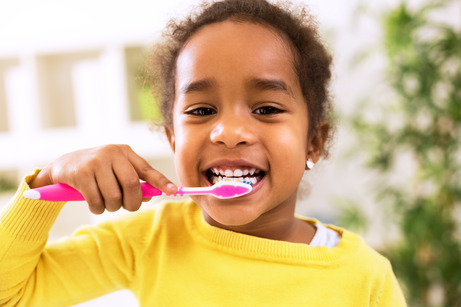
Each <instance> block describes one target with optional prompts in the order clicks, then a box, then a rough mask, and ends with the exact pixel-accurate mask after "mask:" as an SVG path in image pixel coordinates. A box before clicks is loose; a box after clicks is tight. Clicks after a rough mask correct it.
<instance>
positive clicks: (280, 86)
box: [250, 78, 294, 97]
mask: <svg viewBox="0 0 461 307" xmlns="http://www.w3.org/2000/svg"><path fill="white" fill-rule="evenodd" d="M250 83H251V84H252V86H253V87H254V88H256V89H259V90H262V91H280V92H285V93H286V94H288V95H290V96H292V97H293V95H294V94H293V91H292V90H291V88H290V87H289V86H288V85H287V84H286V82H285V81H283V80H279V79H260V78H254V79H252V80H251V82H250Z"/></svg>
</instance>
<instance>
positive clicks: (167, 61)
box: [147, 0, 332, 154]
mask: <svg viewBox="0 0 461 307" xmlns="http://www.w3.org/2000/svg"><path fill="white" fill-rule="evenodd" d="M225 20H233V21H238V22H245V21H246V22H252V23H259V24H262V25H264V26H269V27H272V28H273V29H275V30H276V31H277V32H278V33H280V34H281V36H282V38H284V40H285V41H288V42H289V43H290V44H291V46H290V47H291V50H292V52H293V59H294V63H293V64H294V68H295V71H296V73H297V75H298V77H299V82H300V85H301V89H302V92H303V96H304V99H305V101H306V103H307V106H308V110H309V112H308V113H309V133H310V135H316V134H317V133H326V132H325V131H319V130H318V127H319V124H320V123H321V122H322V121H324V120H327V121H328V122H330V123H331V111H332V106H331V100H330V95H329V80H330V77H331V71H330V66H331V62H332V58H331V56H330V54H329V53H328V51H327V50H326V48H325V46H324V45H323V43H322V40H321V39H320V36H319V34H318V31H317V23H316V21H315V20H314V19H313V17H312V16H311V15H309V14H308V13H307V10H306V9H305V8H303V7H298V6H294V5H293V4H290V3H287V1H283V2H280V3H279V4H278V5H275V4H272V3H269V2H267V1H266V0H222V1H217V2H212V3H208V2H202V3H201V5H200V6H199V10H198V11H197V12H196V13H195V14H192V15H190V16H189V17H188V18H185V19H184V20H181V21H176V20H171V21H170V22H169V24H168V25H167V28H166V30H165V32H164V33H163V40H161V41H160V42H159V43H157V44H155V45H154V46H153V49H152V54H151V56H150V60H149V61H148V68H147V70H148V71H147V73H148V76H149V82H150V83H151V85H152V88H153V92H154V95H155V96H156V99H157V100H156V101H157V103H158V104H159V109H160V112H161V114H162V117H163V119H162V120H163V122H162V123H161V125H164V126H166V127H169V128H172V110H173V103H174V99H175V77H176V61H177V58H178V55H179V53H180V52H181V50H182V48H183V46H184V45H185V43H186V42H187V41H188V40H189V39H190V38H191V36H192V35H194V33H196V32H197V30H199V29H200V28H202V27H203V26H206V25H208V24H212V23H217V22H221V21H225ZM330 136H331V127H330ZM323 137H324V138H326V135H323ZM324 153H325V152H324ZM325 154H326V153H325Z"/></svg>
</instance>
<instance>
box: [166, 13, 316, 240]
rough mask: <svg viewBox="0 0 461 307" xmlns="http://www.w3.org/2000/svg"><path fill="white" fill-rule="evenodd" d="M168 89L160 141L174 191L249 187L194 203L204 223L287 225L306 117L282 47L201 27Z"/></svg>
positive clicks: (218, 27)
mask: <svg viewBox="0 0 461 307" xmlns="http://www.w3.org/2000/svg"><path fill="white" fill-rule="evenodd" d="M175 87H176V97H175V102H174V109H173V130H168V129H167V135H168V137H169V140H170V144H171V146H172V148H173V151H174V153H175V157H174V159H175V164H176V168H177V173H178V176H179V179H180V181H181V184H183V185H184V186H209V185H211V184H212V183H214V182H215V181H216V180H220V177H226V176H227V177H232V178H234V177H242V178H243V179H245V178H247V179H249V180H251V181H253V182H254V185H253V191H252V192H251V194H248V195H246V196H244V197H240V198H235V199H228V200H221V199H217V198H214V197H213V196H194V197H193V199H194V200H195V201H196V203H197V204H199V205H200V207H201V208H202V211H203V213H204V216H205V219H206V220H207V221H208V222H209V223H210V224H212V225H217V226H220V227H224V228H228V229H234V230H240V231H243V232H245V231H244V230H245V229H248V230H249V229H250V228H261V227H265V225H266V224H270V223H278V222H281V221H283V220H286V219H292V218H293V213H294V207H295V203H296V190H297V186H298V184H299V182H300V180H301V179H302V176H303V172H304V165H305V161H306V157H307V153H308V151H309V146H308V141H307V140H308V114H307V112H308V110H307V105H306V103H305V101H304V99H303V96H302V92H301V88H300V85H299V81H298V77H297V74H296V73H295V71H294V67H293V56H292V53H291V51H290V49H289V47H288V45H287V44H286V42H285V41H284V40H283V39H282V38H281V37H280V36H279V35H278V34H277V33H276V32H275V31H274V30H272V29H270V28H268V27H265V26H263V25H260V24H256V23H249V22H240V23H237V22H232V21H224V22H220V23H215V24H211V25H207V26H205V27H203V28H202V29H200V30H199V31H198V32H197V33H195V34H194V35H193V36H192V37H191V39H190V40H189V41H188V42H187V44H186V45H185V47H184V48H183V50H182V51H181V53H180V55H179V57H178V60H177V68H176V83H175ZM223 174H224V175H223Z"/></svg>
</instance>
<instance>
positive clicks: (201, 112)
mask: <svg viewBox="0 0 461 307" xmlns="http://www.w3.org/2000/svg"><path fill="white" fill-rule="evenodd" d="M185 113H186V114H189V115H195V116H207V115H213V114H216V111H215V110H214V109H212V108H205V107H200V108H195V109H192V110H187V111H186V112H185Z"/></svg>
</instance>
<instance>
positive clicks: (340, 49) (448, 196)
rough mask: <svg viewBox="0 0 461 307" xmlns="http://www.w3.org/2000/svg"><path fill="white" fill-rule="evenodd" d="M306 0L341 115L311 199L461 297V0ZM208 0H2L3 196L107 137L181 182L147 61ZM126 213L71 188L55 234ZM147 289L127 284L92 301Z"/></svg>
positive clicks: (409, 272) (425, 286)
mask: <svg viewBox="0 0 461 307" xmlns="http://www.w3.org/2000/svg"><path fill="white" fill-rule="evenodd" d="M297 2H302V3H305V4H307V5H308V7H310V10H311V13H312V14H313V15H315V16H316V17H317V18H318V20H319V23H320V29H321V33H322V35H323V37H324V39H325V42H326V44H327V46H328V48H329V49H330V50H331V52H332V53H333V56H334V77H333V82H332V94H333V99H334V101H335V104H336V112H337V118H338V130H337V134H336V140H335V143H334V147H333V148H332V150H331V156H330V157H329V159H327V160H325V161H322V162H321V163H319V164H318V165H317V166H316V168H315V170H314V171H312V172H309V173H308V174H307V175H306V178H305V180H304V182H303V186H302V189H301V193H300V194H303V195H302V196H303V197H302V199H301V200H300V202H299V206H298V213H299V214H302V215H306V216H313V217H316V218H318V219H320V220H321V221H323V222H325V223H334V224H337V225H339V226H342V227H346V228H349V229H351V230H353V231H355V232H358V233H359V234H360V235H361V236H363V237H364V238H365V240H366V241H367V242H368V243H369V244H370V245H371V246H373V247H374V248H376V249H377V250H378V251H379V252H381V253H383V254H384V255H386V256H387V257H388V258H389V259H390V260H391V261H392V264H393V266H394V270H395V272H396V275H397V277H398V278H399V280H400V282H401V284H402V288H403V290H404V291H405V295H406V296H407V299H408V301H409V305H410V306H450V307H451V306H461V257H460V255H461V229H460V224H461V180H460V178H461V176H460V175H461V170H460V169H461V168H460V164H461V150H460V139H461V3H460V2H459V1H429V0H418V1H406V2H402V1H397V0H376V1H373V4H371V3H370V2H368V3H367V2H365V1H361V0H350V1H347V2H346V1H338V0H336V1H334V0H304V1H297ZM196 4H197V1H194V0H187V1H185V0H170V1H153V0H151V1H148V0H130V1H127V0H126V1H108V0H96V1H90V0H80V1H75V0H59V1H58V0H42V1H32V0H30V1H26V0H17V1H6V0H0V208H1V207H3V206H4V205H6V204H7V202H8V200H9V199H10V198H11V197H12V195H13V194H14V192H15V189H16V187H17V185H18V183H19V181H20V180H21V179H22V177H23V176H24V175H26V174H29V173H31V172H32V171H33V170H34V168H37V167H43V166H45V165H46V164H47V163H49V162H51V161H52V160H54V159H56V158H57V157H59V156H60V155H62V154H64V153H66V152H69V151H73V150H77V149H81V148H87V147H93V146H99V145H103V144H110V143H123V144H129V145H130V146H131V147H132V148H133V149H134V150H135V151H136V152H138V153H139V154H140V155H141V156H143V157H144V158H145V159H146V160H147V161H149V163H151V165H152V166H153V167H155V168H157V169H159V170H160V171H162V172H164V173H165V174H166V175H167V176H169V177H170V178H171V179H172V180H173V181H175V182H177V179H176V175H175V171H174V165H173V162H172V153H171V151H170V149H169V146H168V145H167V144H166V140H165V138H164V137H163V136H162V135H161V134H160V133H158V132H154V131H152V129H151V123H150V119H152V118H153V117H155V116H156V111H155V110H154V109H153V108H152V107H151V105H150V103H151V97H150V95H149V91H148V89H146V87H145V86H144V85H143V83H142V78H141V76H140V74H141V72H142V69H141V66H142V64H143V63H144V61H145V56H146V52H147V51H148V48H149V47H150V46H151V44H152V43H153V42H155V40H156V39H158V37H159V35H160V31H161V30H162V29H163V27H164V26H165V24H166V22H167V21H168V20H169V19H170V18H171V17H180V16H184V15H186V14H187V12H188V11H189V10H190V9H191V8H193V7H194V5H196ZM149 205H152V204H147V205H146V206H149ZM117 214H126V213H124V212H117V213H104V214H103V215H101V216H94V215H91V214H90V213H89V211H88V209H87V207H86V205H85V204H84V203H78V202H77V203H69V204H67V205H66V206H65V208H64V210H63V211H62V213H61V214H60V216H59V218H58V220H57V222H56V224H55V225H54V226H53V229H52V232H51V234H50V238H51V239H52V240H55V239H59V238H61V237H63V236H66V235H69V234H71V233H72V232H73V231H74V230H75V229H76V228H77V227H79V226H80V225H84V224H94V223H97V222H99V221H100V220H101V219H106V218H110V217H111V216H114V215H117ZM136 305H137V302H136V299H135V297H134V296H133V295H132V294H131V293H130V292H128V291H119V292H116V293H113V294H110V295H107V296H104V297H102V298H98V299H96V300H94V301H91V302H88V303H84V304H81V305H79V306H136Z"/></svg>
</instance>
